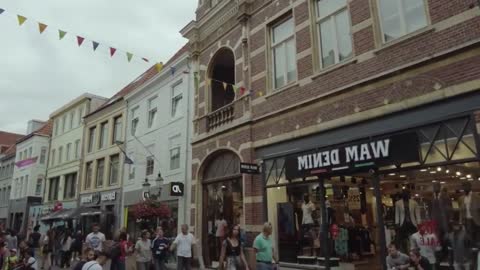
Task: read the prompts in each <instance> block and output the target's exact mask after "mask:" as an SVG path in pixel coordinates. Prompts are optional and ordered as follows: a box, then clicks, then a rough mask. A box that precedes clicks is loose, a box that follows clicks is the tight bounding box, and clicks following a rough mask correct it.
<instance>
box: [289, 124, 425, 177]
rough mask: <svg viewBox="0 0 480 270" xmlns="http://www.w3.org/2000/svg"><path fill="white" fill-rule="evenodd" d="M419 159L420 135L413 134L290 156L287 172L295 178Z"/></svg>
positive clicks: (375, 139)
mask: <svg viewBox="0 0 480 270" xmlns="http://www.w3.org/2000/svg"><path fill="white" fill-rule="evenodd" d="M419 160H420V153H419V143H418V136H417V134H416V133H415V132H410V133H403V134H397V135H392V136H389V137H383V138H373V139H371V140H364V141H359V142H356V143H351V144H346V145H344V146H339V147H327V148H325V149H320V150H319V151H310V152H307V153H304V154H301V155H295V156H290V157H287V158H286V160H285V170H286V172H285V173H286V177H287V179H294V178H302V177H307V176H312V175H321V174H330V173H332V174H333V173H335V172H341V171H348V170H355V169H357V170H360V169H365V168H367V169H368V168H374V167H380V166H386V165H392V164H397V163H405V162H414V161H419Z"/></svg>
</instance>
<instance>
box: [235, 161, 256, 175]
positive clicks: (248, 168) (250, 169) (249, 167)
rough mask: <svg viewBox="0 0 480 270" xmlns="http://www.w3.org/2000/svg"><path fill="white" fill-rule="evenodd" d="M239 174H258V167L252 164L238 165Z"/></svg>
mask: <svg viewBox="0 0 480 270" xmlns="http://www.w3.org/2000/svg"><path fill="white" fill-rule="evenodd" d="M240 173H245V174H259V173H260V166H258V165H257V164H254V163H243V162H241V163H240Z"/></svg>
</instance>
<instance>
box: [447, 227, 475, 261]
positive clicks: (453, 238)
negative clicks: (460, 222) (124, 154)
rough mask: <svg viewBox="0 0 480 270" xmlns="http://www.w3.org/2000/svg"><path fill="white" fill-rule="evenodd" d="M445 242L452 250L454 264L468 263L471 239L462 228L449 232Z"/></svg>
mask: <svg viewBox="0 0 480 270" xmlns="http://www.w3.org/2000/svg"><path fill="white" fill-rule="evenodd" d="M447 244H448V246H450V248H451V249H452V251H453V261H454V264H456V265H457V266H458V267H460V266H461V265H465V264H470V249H471V239H470V237H469V236H468V234H467V232H466V231H465V230H464V229H460V230H455V231H453V232H450V233H449V234H448V236H447ZM455 269H457V267H456V268H455ZM458 269H460V268H458ZM467 269H469V268H467Z"/></svg>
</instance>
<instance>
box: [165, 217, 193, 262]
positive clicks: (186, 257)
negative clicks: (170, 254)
mask: <svg viewBox="0 0 480 270" xmlns="http://www.w3.org/2000/svg"><path fill="white" fill-rule="evenodd" d="M193 245H195V237H194V236H193V234H191V233H189V232H188V225H187V224H183V225H182V233H180V234H179V235H178V236H177V238H175V241H173V244H172V245H171V246H170V251H173V250H174V249H175V248H177V270H190V269H191V263H192V247H193Z"/></svg>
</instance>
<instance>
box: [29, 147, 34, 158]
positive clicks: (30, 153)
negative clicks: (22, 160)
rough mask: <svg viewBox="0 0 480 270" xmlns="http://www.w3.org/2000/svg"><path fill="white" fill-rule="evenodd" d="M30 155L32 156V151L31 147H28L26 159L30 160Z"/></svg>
mask: <svg viewBox="0 0 480 270" xmlns="http://www.w3.org/2000/svg"><path fill="white" fill-rule="evenodd" d="M32 154H33V149H32V147H31V146H30V147H29V148H28V158H31V157H32Z"/></svg>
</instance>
